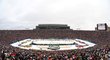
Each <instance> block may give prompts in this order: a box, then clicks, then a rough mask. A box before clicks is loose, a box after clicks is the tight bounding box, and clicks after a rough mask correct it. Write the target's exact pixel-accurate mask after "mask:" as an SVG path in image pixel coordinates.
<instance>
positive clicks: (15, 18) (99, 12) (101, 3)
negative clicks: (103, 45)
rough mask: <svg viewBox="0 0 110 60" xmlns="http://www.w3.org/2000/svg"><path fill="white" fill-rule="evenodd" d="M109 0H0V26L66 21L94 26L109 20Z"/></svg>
mask: <svg viewBox="0 0 110 60" xmlns="http://www.w3.org/2000/svg"><path fill="white" fill-rule="evenodd" d="M109 11H110V1H109V0H68V1H67V0H46V1H45V0H1V2H0V28H1V29H12V27H13V29H17V27H21V28H25V27H26V28H31V27H33V26H36V25H38V24H68V25H70V26H71V28H72V29H77V28H81V29H94V28H95V26H96V24H97V23H108V25H109V24H110V23H109V22H110V12H109Z"/></svg>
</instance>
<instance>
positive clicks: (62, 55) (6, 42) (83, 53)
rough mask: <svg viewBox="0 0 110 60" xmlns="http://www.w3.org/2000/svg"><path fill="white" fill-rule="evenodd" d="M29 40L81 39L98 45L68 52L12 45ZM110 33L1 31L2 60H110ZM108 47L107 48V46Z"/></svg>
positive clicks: (0, 57)
mask: <svg viewBox="0 0 110 60" xmlns="http://www.w3.org/2000/svg"><path fill="white" fill-rule="evenodd" d="M27 38H32V39H37V38H43V39H45V38H46V39H47V38H61V39H62V38H63V39H65V38H79V39H84V40H89V41H91V42H93V43H95V44H97V45H96V46H97V47H95V48H88V49H81V50H68V51H35V50H22V49H19V48H15V47H12V46H10V43H12V42H16V41H18V40H23V39H27ZM109 42H110V32H107V31H74V30H71V29H70V30H68V29H65V30H60V29H59V30H57V29H56V30H51V29H50V30H48V29H47V30H43V29H42V30H1V31H0V60H110V56H109V55H110V47H109V45H110V43H109ZM106 45H107V46H106Z"/></svg>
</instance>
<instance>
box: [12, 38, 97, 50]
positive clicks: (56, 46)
mask: <svg viewBox="0 0 110 60" xmlns="http://www.w3.org/2000/svg"><path fill="white" fill-rule="evenodd" d="M95 45H96V44H95V43H92V42H89V41H87V40H82V39H24V40H21V41H18V42H15V43H12V44H11V46H13V47H18V48H21V49H28V50H29V49H32V50H45V51H54V50H74V49H85V48H89V47H93V46H95Z"/></svg>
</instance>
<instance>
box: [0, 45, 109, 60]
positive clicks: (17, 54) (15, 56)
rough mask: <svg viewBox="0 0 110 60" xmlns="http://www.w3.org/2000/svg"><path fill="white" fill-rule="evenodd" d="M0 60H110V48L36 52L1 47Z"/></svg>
mask: <svg viewBox="0 0 110 60" xmlns="http://www.w3.org/2000/svg"><path fill="white" fill-rule="evenodd" d="M0 60H110V48H109V47H108V46H105V47H103V48H100V49H99V48H88V49H81V50H65V51H36V50H23V49H19V48H14V47H11V46H10V47H9V46H3V45H0Z"/></svg>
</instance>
